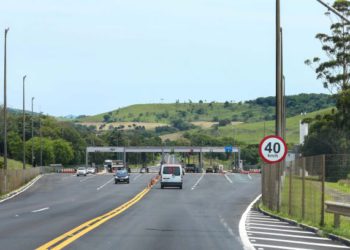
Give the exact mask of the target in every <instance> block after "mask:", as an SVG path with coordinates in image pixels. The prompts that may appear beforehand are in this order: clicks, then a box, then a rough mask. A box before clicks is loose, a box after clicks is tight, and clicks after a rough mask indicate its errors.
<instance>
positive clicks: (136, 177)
mask: <svg viewBox="0 0 350 250" xmlns="http://www.w3.org/2000/svg"><path fill="white" fill-rule="evenodd" d="M141 176H142V174H138V175H136V176H135V177H134V179H133V180H134V181H136V180H137V179H138V178H139V177H141Z"/></svg>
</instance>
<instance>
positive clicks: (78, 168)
mask: <svg viewBox="0 0 350 250" xmlns="http://www.w3.org/2000/svg"><path fill="white" fill-rule="evenodd" d="M85 169H86V168H78V170H85Z"/></svg>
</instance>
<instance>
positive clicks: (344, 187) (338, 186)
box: [326, 182, 350, 194]
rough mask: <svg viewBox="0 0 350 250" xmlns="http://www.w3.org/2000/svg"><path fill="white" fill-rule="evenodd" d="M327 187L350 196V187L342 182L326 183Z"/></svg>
mask: <svg viewBox="0 0 350 250" xmlns="http://www.w3.org/2000/svg"><path fill="white" fill-rule="evenodd" d="M326 187H327V188H332V189H335V190H337V191H339V192H342V193H346V194H350V186H349V185H347V184H344V183H341V182H326Z"/></svg>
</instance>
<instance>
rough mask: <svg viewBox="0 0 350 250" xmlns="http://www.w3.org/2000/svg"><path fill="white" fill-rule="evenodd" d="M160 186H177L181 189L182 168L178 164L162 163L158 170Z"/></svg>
mask: <svg viewBox="0 0 350 250" xmlns="http://www.w3.org/2000/svg"><path fill="white" fill-rule="evenodd" d="M160 174H161V180H160V181H161V182H160V187H161V188H162V189H163V188H164V187H179V188H180V189H182V181H183V179H182V178H183V170H182V166H181V165H179V164H164V165H162V168H161V170H160Z"/></svg>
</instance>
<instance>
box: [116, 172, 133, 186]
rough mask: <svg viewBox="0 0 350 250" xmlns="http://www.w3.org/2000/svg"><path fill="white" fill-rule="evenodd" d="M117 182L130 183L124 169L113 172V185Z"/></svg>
mask: <svg viewBox="0 0 350 250" xmlns="http://www.w3.org/2000/svg"><path fill="white" fill-rule="evenodd" d="M119 182H123V183H128V184H129V183H130V175H129V173H128V171H127V169H126V168H122V169H118V170H117V171H116V172H115V175H114V183H115V184H118V183H119Z"/></svg>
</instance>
